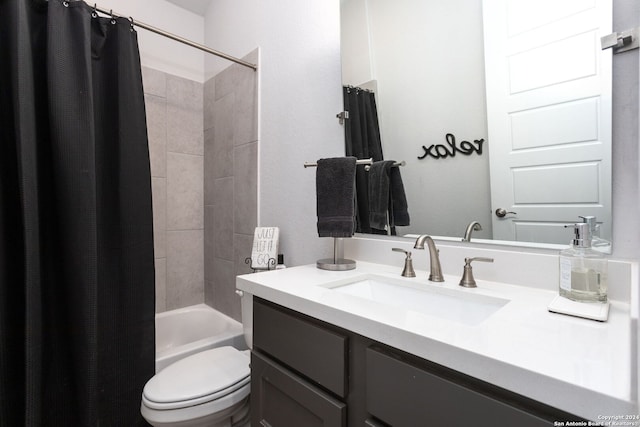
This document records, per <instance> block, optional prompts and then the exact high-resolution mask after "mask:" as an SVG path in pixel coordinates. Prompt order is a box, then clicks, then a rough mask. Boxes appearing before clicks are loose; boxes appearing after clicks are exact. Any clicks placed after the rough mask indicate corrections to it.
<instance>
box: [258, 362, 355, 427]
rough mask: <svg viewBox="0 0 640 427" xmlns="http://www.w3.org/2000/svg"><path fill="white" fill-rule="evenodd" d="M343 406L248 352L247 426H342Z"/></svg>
mask: <svg viewBox="0 0 640 427" xmlns="http://www.w3.org/2000/svg"><path fill="white" fill-rule="evenodd" d="M346 415H347V406H346V405H345V404H344V403H342V402H340V401H338V400H336V399H334V398H333V397H331V396H329V395H328V394H327V393H324V392H323V391H322V390H320V389H318V388H316V387H314V386H312V385H310V384H308V383H307V382H306V381H304V380H303V379H301V378H299V377H298V376H296V375H294V374H292V373H291V372H289V371H288V370H286V369H285V368H283V367H281V366H279V365H278V364H277V363H276V362H273V361H271V360H270V359H269V358H267V357H265V356H262V355H261V354H259V353H256V352H252V353H251V425H254V426H273V427H301V426H304V427H345V426H346V418H347V416H346Z"/></svg>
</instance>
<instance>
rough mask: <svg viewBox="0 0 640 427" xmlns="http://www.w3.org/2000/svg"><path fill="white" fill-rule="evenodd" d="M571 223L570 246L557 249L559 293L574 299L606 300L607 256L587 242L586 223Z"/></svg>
mask: <svg viewBox="0 0 640 427" xmlns="http://www.w3.org/2000/svg"><path fill="white" fill-rule="evenodd" d="M566 227H571V226H569V225H567V226H566ZM573 227H574V232H575V236H574V239H573V240H572V241H571V247H569V248H567V249H564V250H563V251H561V252H560V295H561V296H563V297H565V298H569V299H571V300H574V301H584V302H606V301H607V259H606V258H605V257H604V255H603V254H602V253H601V252H598V251H596V250H594V249H593V247H592V246H591V238H592V236H591V226H590V224H588V223H579V224H574V225H573Z"/></svg>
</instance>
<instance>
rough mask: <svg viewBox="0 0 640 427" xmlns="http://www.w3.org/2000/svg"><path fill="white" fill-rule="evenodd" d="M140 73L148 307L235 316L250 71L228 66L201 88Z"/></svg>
mask: <svg viewBox="0 0 640 427" xmlns="http://www.w3.org/2000/svg"><path fill="white" fill-rule="evenodd" d="M244 59H245V60H247V61H249V62H252V63H257V62H258V51H257V50H256V51H254V52H252V53H251V54H249V55H247V56H246V57H245V58H244ZM142 78H143V83H144V92H145V105H146V110H147V131H148V134H149V154H150V158H151V176H152V191H153V221H154V249H155V265H156V312H161V311H165V310H171V309H175V308H180V307H185V306H188V305H192V304H199V303H202V302H206V303H207V304H208V305H210V306H212V307H214V308H216V309H217V310H219V311H222V312H223V313H225V314H227V315H229V316H231V317H233V318H235V319H238V320H240V300H239V298H238V296H237V295H236V294H235V276H236V275H237V274H243V273H247V272H249V271H250V270H249V267H248V266H247V265H246V264H245V263H244V259H245V258H246V257H248V256H250V255H251V245H252V242H253V232H254V228H255V227H256V224H257V194H258V191H257V180H258V175H257V164H258V157H257V156H258V152H257V149H258V128H257V81H258V79H257V74H256V72H255V71H253V70H252V69H249V68H246V67H243V66H240V65H231V66H229V67H228V68H226V69H225V70H224V71H222V72H220V73H219V74H218V75H217V76H215V77H213V78H211V79H210V80H208V81H207V82H206V83H205V84H204V85H203V84H201V83H197V82H194V81H191V80H187V79H184V78H180V77H176V76H172V75H169V74H166V73H163V72H160V71H157V70H154V69H151V68H146V67H143V70H142Z"/></svg>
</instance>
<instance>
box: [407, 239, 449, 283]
mask: <svg viewBox="0 0 640 427" xmlns="http://www.w3.org/2000/svg"><path fill="white" fill-rule="evenodd" d="M424 242H427V246H428V247H429V266H430V267H431V272H430V273H429V280H431V281H432V282H444V278H443V277H442V267H440V257H439V256H438V252H439V251H438V249H437V248H436V244H435V243H434V242H433V239H432V238H431V236H427V235H426V234H423V235H421V236H418V238H417V239H416V244H415V245H414V246H413V248H414V249H424Z"/></svg>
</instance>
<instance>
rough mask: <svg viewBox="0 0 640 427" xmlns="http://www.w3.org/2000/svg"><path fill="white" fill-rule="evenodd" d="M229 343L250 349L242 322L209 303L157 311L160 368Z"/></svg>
mask: <svg viewBox="0 0 640 427" xmlns="http://www.w3.org/2000/svg"><path fill="white" fill-rule="evenodd" d="M225 345H230V346H233V347H235V348H237V349H239V350H246V349H247V344H246V343H245V340H244V337H243V333H242V324H241V323H240V322H238V321H236V320H234V319H232V318H230V317H228V316H226V315H224V314H222V313H220V312H219V311H216V310H214V309H213V308H211V307H209V306H208V305H205V304H198V305H192V306H190V307H185V308H179V309H177V310H171V311H165V312H163V313H158V314H156V372H159V371H161V370H162V369H164V368H165V367H167V366H169V365H170V364H172V363H173V362H175V361H177V360H180V359H182V358H184V357H187V356H190V355H192V354H195V353H198V352H200V351H203V350H207V349H210V348H215V347H221V346H225Z"/></svg>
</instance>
